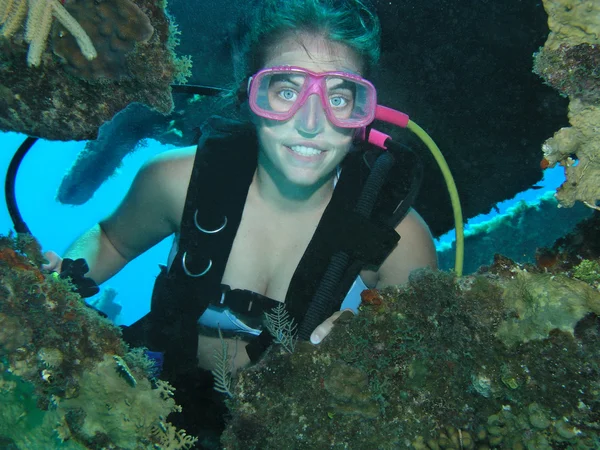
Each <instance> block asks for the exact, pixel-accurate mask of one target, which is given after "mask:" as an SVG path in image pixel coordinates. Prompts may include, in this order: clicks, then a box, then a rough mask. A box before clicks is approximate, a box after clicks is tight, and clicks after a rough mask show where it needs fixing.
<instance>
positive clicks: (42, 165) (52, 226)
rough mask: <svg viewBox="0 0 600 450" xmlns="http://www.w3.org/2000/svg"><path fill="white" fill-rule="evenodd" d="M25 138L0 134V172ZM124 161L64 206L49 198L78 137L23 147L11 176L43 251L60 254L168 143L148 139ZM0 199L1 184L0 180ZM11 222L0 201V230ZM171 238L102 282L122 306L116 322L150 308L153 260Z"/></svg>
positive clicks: (78, 146)
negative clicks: (85, 198)
mask: <svg viewBox="0 0 600 450" xmlns="http://www.w3.org/2000/svg"><path fill="white" fill-rule="evenodd" d="M24 139H25V136H23V135H20V134H16V133H0V142H2V151H1V152H0V171H1V172H0V173H2V174H5V173H6V169H7V168H8V164H9V163H10V159H11V158H12V156H13V154H14V152H15V151H16V149H17V148H18V146H19V145H20V144H21V142H22V141H23V140H24ZM148 144H149V145H148V146H147V147H141V148H140V149H139V150H138V151H136V152H134V153H132V154H130V155H129V156H127V157H126V158H125V160H124V164H123V167H122V168H121V169H119V171H118V173H117V174H116V175H115V176H114V177H112V178H111V179H110V180H108V181H107V182H105V183H104V184H103V185H102V187H101V188H100V189H98V191H97V192H96V194H95V195H94V197H93V198H92V199H91V200H90V201H89V202H87V203H86V204H84V205H81V206H65V205H62V204H60V203H58V202H57V201H56V200H55V196H56V191H57V189H58V186H59V185H60V182H61V179H62V177H63V175H64V174H65V173H66V171H67V169H69V168H70V167H71V165H72V164H73V161H75V158H76V156H77V154H78V153H79V152H80V151H81V150H83V148H84V146H85V143H84V142H51V141H44V140H41V139H40V140H39V141H38V142H37V143H36V144H35V145H34V146H33V147H32V149H31V150H30V151H29V153H28V154H27V156H26V157H25V159H24V160H23V163H22V164H21V167H20V169H19V173H18V176H17V181H16V187H15V190H16V195H17V202H18V206H19V209H20V211H21V215H22V216H23V220H24V221H25V223H27V225H28V226H29V228H30V230H31V232H32V233H33V235H34V236H35V237H36V238H37V239H38V240H39V241H40V243H41V245H42V247H43V249H44V250H54V251H55V252H57V253H58V254H59V255H60V254H62V253H63V252H64V251H65V250H66V249H67V247H68V246H69V245H70V244H71V242H72V241H73V240H74V239H75V238H76V237H78V236H79V235H80V234H81V233H83V232H84V231H86V230H87V229H88V228H90V227H91V226H92V225H94V224H96V223H97V222H98V221H99V220H100V219H102V218H104V217H105V216H106V215H108V214H109V213H111V212H112V211H113V210H114V209H115V207H116V206H117V205H118V204H119V203H120V202H121V200H122V199H123V197H124V196H125V194H126V193H127V189H128V188H129V186H130V185H131V182H132V181H133V178H134V176H135V174H136V173H137V171H138V170H139V168H140V167H141V166H142V164H143V163H144V162H145V161H146V160H148V158H150V157H151V156H153V155H155V154H157V153H160V152H163V151H165V150H166V149H167V148H168V147H165V146H163V145H161V144H159V143H158V142H156V141H149V142H148ZM2 186H3V189H2V198H3V199H4V183H2ZM11 229H12V222H11V220H10V216H9V214H8V211H7V209H6V205H5V203H4V201H2V206H1V207H0V234H7V233H8V232H9V230H11ZM170 244H171V239H170V238H169V239H165V240H164V241H163V242H161V243H160V244H158V245H157V246H155V247H154V248H152V249H151V250H149V251H148V252H146V253H145V254H143V255H141V256H140V257H138V258H137V259H135V260H134V261H132V262H131V263H130V264H129V265H127V266H126V267H125V268H124V269H123V270H122V271H121V272H120V273H119V274H117V275H116V276H115V277H113V278H112V279H111V280H109V281H107V282H106V283H105V284H104V285H103V287H106V286H110V287H112V288H115V289H117V291H118V292H119V294H118V296H117V302H119V303H120V304H121V305H122V306H123V309H122V311H121V314H120V315H119V317H118V318H117V323H119V324H125V325H128V324H130V323H132V322H134V321H136V320H137V319H138V318H139V317H141V316H143V315H144V314H145V313H146V312H147V311H148V310H149V308H150V296H151V292H152V286H153V284H154V278H155V277H156V275H157V274H158V264H164V262H165V261H166V257H167V255H168V252H169V248H170Z"/></svg>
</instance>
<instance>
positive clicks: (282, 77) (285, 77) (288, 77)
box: [273, 73, 304, 87]
mask: <svg viewBox="0 0 600 450" xmlns="http://www.w3.org/2000/svg"><path fill="white" fill-rule="evenodd" d="M273 78H274V80H273V81H275V82H276V83H282V82H285V83H291V84H293V85H295V86H298V87H300V86H302V85H303V84H304V78H303V77H302V76H299V75H296V74H291V73H290V74H287V73H286V74H283V73H282V74H279V75H276V76H275V77H273ZM294 79H298V81H295V80H294Z"/></svg>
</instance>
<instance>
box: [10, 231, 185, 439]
mask: <svg viewBox="0 0 600 450" xmlns="http://www.w3.org/2000/svg"><path fill="white" fill-rule="evenodd" d="M42 261H43V257H42V255H41V253H40V249H39V246H38V245H37V243H36V242H35V241H34V240H33V239H32V238H31V237H24V236H21V235H19V236H18V237H17V239H13V238H12V237H5V236H4V237H2V236H0V404H1V405H2V407H1V408H0V446H2V445H13V446H14V447H15V448H31V449H33V448H40V449H42V448H43V449H48V450H51V449H55V448H56V449H58V448H60V449H103V448H123V449H125V448H128V449H129V448H131V449H148V450H150V449H163V450H176V449H189V448H191V447H192V446H193V445H194V443H195V442H196V438H194V437H193V436H188V435H187V434H186V433H185V430H177V429H175V428H174V427H173V426H172V425H171V424H170V423H169V422H167V421H166V419H167V416H168V415H169V414H170V413H172V412H179V411H181V408H180V407H179V406H177V405H176V404H175V401H174V400H173V398H172V397H173V391H174V388H173V387H172V386H170V385H169V384H168V383H166V382H164V381H161V380H157V379H155V378H153V377H152V374H151V369H152V368H153V366H152V363H151V361H150V360H148V359H147V358H146V356H145V354H144V352H143V350H142V349H133V350H131V349H128V348H127V346H126V345H125V344H124V342H123V341H122V340H121V337H120V336H121V333H120V330H119V328H117V327H116V326H114V325H113V324H112V323H111V322H109V321H108V320H106V319H103V318H102V317H101V316H100V315H98V314H97V313H96V312H95V311H94V310H93V309H91V308H88V307H86V306H85V303H84V301H83V299H82V298H81V297H79V296H78V295H77V294H75V293H74V292H73V291H72V287H71V285H70V284H69V282H68V281H66V280H61V279H60V278H55V277H53V276H51V275H48V274H43V273H42V272H40V271H39V269H38V267H39V265H40V264H41V262H42ZM11 448H12V447H11Z"/></svg>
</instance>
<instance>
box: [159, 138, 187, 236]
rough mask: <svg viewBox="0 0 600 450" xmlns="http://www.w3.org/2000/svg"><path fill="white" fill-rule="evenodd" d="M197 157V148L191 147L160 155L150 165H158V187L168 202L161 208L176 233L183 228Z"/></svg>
mask: <svg viewBox="0 0 600 450" xmlns="http://www.w3.org/2000/svg"><path fill="white" fill-rule="evenodd" d="M195 156H196V146H191V147H184V148H178V149H174V150H169V151H166V152H163V153H160V154H159V155H157V156H156V157H154V158H153V159H152V160H151V161H149V164H153V165H156V168H155V171H156V175H155V176H156V177H157V180H156V181H157V185H158V186H160V187H161V188H162V190H163V196H161V197H162V198H164V199H165V200H166V204H163V205H161V206H162V207H164V211H165V213H166V214H167V215H168V220H169V222H170V223H171V224H172V226H173V231H174V232H178V231H179V228H180V226H181V217H182V215H183V208H184V206H185V198H186V195H187V191H188V186H189V184H190V177H191V175H192V169H193V168H194V159H195Z"/></svg>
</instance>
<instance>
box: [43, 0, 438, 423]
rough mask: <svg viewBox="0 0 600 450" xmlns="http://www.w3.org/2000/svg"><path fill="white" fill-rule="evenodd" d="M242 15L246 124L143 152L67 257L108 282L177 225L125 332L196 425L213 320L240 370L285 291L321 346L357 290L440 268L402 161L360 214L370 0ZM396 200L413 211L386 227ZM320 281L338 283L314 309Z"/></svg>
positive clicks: (320, 1) (282, 3) (307, 334)
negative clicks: (155, 363) (144, 309)
mask: <svg viewBox="0 0 600 450" xmlns="http://www.w3.org/2000/svg"><path fill="white" fill-rule="evenodd" d="M246 12H247V14H245V17H244V23H243V25H242V27H241V28H240V29H243V30H245V31H244V32H240V33H238V35H237V36H238V37H239V39H238V42H237V45H236V46H235V51H236V54H235V55H234V56H235V57H234V66H235V69H236V70H235V72H236V75H240V77H239V78H240V80H238V81H239V85H240V86H241V89H240V92H243V94H244V95H243V96H244V99H243V101H244V105H247V106H248V107H249V110H248V111H247V113H248V114H249V121H247V122H246V123H241V122H234V121H230V120H224V119H220V120H219V119H210V120H209V121H208V122H207V123H206V124H205V125H204V126H203V129H202V131H203V134H202V137H201V140H200V142H199V144H198V146H197V147H189V148H183V149H179V150H174V151H167V152H164V153H162V154H160V155H159V156H157V157H155V158H153V159H152V160H151V161H149V162H148V163H146V164H145V165H144V166H143V167H142V169H141V170H140V172H139V173H138V174H137V176H136V178H135V180H134V182H133V184H132V186H131V188H130V189H129V192H128V193H127V195H126V197H125V198H124V200H123V201H122V203H121V204H120V205H119V206H118V208H117V209H116V210H115V211H114V212H113V213H112V214H111V215H110V216H108V217H107V218H105V219H104V220H102V221H101V222H100V223H98V224H97V225H95V226H94V227H92V228H91V229H90V230H88V231H87V232H86V233H84V234H83V235H82V236H81V237H79V238H78V239H77V240H76V241H75V242H74V243H73V244H72V245H71V246H70V248H69V249H68V250H67V251H66V254H65V255H64V257H65V258H69V259H73V260H74V259H78V258H84V259H85V260H86V261H87V263H88V265H89V272H88V273H87V275H86V276H87V277H89V278H91V279H92V280H94V281H95V282H96V283H98V284H101V283H103V282H104V281H105V280H107V279H109V278H110V277H111V276H113V275H114V274H115V273H117V272H118V271H119V270H121V269H122V268H123V267H124V266H125V265H126V264H127V263H128V262H129V261H131V260H133V259H134V258H136V257H137V256H138V255H140V254H141V253H143V252H145V251H146V250H148V249H149V248H150V247H152V246H154V245H155V244H157V243H158V242H160V241H161V240H162V239H164V238H166V237H168V236H170V235H174V242H173V247H172V251H171V253H170V255H169V259H168V265H167V267H162V268H161V274H160V275H159V276H158V278H157V281H156V285H155V289H154V293H153V298H152V308H151V312H150V313H149V314H148V315H147V316H145V317H144V318H142V319H140V321H139V322H136V323H135V324H133V325H132V326H130V327H126V328H125V329H124V331H123V336H124V338H125V340H126V341H128V342H129V343H130V344H131V345H135V346H139V345H142V346H145V347H147V348H148V349H150V350H152V351H159V352H163V354H164V365H163V372H162V374H161V378H163V379H167V380H169V381H171V382H172V383H173V384H174V386H175V387H176V388H177V393H176V394H179V395H177V396H176V400H177V402H178V403H180V404H183V410H184V413H183V414H184V415H186V416H187V419H186V421H185V422H186V423H185V424H184V428H186V429H187V430H188V431H189V432H190V433H191V434H194V432H198V428H199V427H200V426H201V425H200V423H199V422H198V421H199V420H204V419H201V418H200V415H201V414H202V412H199V411H200V410H202V409H204V410H205V412H204V414H206V410H207V409H210V408H214V407H212V406H211V407H207V402H209V401H212V400H209V399H208V397H210V396H207V394H206V390H205V391H204V394H200V392H201V390H200V389H198V387H199V385H201V384H202V382H200V381H198V380H199V377H200V378H201V376H200V375H198V374H199V373H206V372H202V371H199V369H205V370H210V369H212V368H213V362H214V358H213V354H214V352H215V349H220V348H221V345H222V342H221V338H220V337H219V332H220V333H221V334H222V335H223V339H224V340H225V342H227V343H228V345H229V349H230V353H231V354H233V355H235V356H234V360H233V364H234V367H235V368H236V369H237V368H240V367H243V366H245V365H247V364H248V363H249V362H250V361H251V360H255V359H257V358H258V357H259V356H260V354H261V352H262V350H263V349H264V348H265V347H266V346H268V345H269V343H270V336H269V335H268V332H263V318H264V312H269V311H270V309H272V308H273V307H274V306H275V305H277V304H278V303H279V302H284V303H285V305H286V308H287V309H288V311H289V312H290V314H291V316H292V317H294V319H295V321H296V323H297V324H298V325H299V337H300V338H301V339H307V340H310V341H311V342H312V343H313V344H318V343H319V342H321V340H322V339H323V338H325V336H326V335H327V334H328V333H329V331H330V330H331V328H332V326H333V322H334V320H335V319H336V318H337V317H338V316H339V315H340V312H341V310H346V309H351V310H353V311H354V312H356V311H357V308H358V306H359V304H360V301H361V300H360V293H361V291H362V290H364V289H367V288H382V287H385V286H389V285H396V284H400V283H403V282H405V281H407V279H408V276H409V274H410V272H411V271H412V270H414V269H417V268H422V267H431V268H435V267H436V264H437V262H436V255H435V248H434V244H433V241H432V238H431V235H430V233H429V230H428V228H427V226H426V224H425V223H424V222H423V220H422V219H421V218H420V217H419V215H418V214H417V213H416V212H415V211H414V210H412V209H410V205H408V204H406V203H407V202H405V201H404V200H405V198H406V185H407V181H406V180H407V178H409V177H410V169H411V168H410V167H406V164H402V163H401V162H400V161H397V162H396V164H395V167H394V169H393V170H392V171H390V176H389V177H388V179H385V180H382V183H383V184H382V188H381V190H380V194H379V195H378V197H377V198H376V199H375V200H374V201H373V202H372V212H371V213H370V214H367V215H366V216H365V215H364V214H363V215H361V214H358V213H357V207H356V204H357V202H358V201H359V199H360V196H361V192H362V190H363V187H364V185H365V183H366V179H367V177H368V175H369V172H370V169H371V167H372V162H373V157H374V156H373V154H372V153H373V151H371V152H368V151H366V150H365V149H364V146H363V144H359V143H358V138H359V135H360V133H361V132H363V131H364V128H365V127H366V126H367V125H369V123H370V122H371V121H373V117H374V109H375V106H376V103H377V101H376V91H375V88H374V86H373V85H372V84H371V83H370V82H369V81H367V79H366V77H367V76H368V74H369V73H370V70H371V69H372V67H373V65H374V64H375V63H376V62H377V60H378V57H379V38H380V26H379V21H378V19H377V17H376V15H375V14H374V12H373V11H372V9H371V8H370V7H368V6H367V5H366V4H365V2H364V1H361V0H261V1H257V2H256V5H254V6H248V8H247V9H246ZM375 153H376V152H375ZM379 153H381V152H379ZM375 156H377V155H376V154H375ZM399 208H404V211H405V214H403V217H401V218H400V219H399V220H398V221H397V223H394V224H393V226H388V225H385V219H386V218H387V217H389V216H392V214H393V213H394V212H397V210H398V209H399ZM400 237H401V239H400ZM339 254H343V255H345V256H344V258H342V260H343V261H342V264H341V265H339V264H338V266H339V267H338V266H336V264H337V263H336V261H338V259H339V258H338V259H336V258H337V256H336V255H339ZM47 258H48V260H49V264H47V265H46V267H45V268H46V269H47V270H54V271H60V270H61V264H62V262H63V261H62V259H61V258H60V257H58V255H56V254H54V253H51V252H49V253H48V254H47ZM338 262H339V261H338ZM332 265H333V269H332ZM340 267H341V268H340ZM336 270H337V272H338V274H337V276H335V277H333V278H331V277H330V278H329V279H328V280H329V281H327V280H325V282H323V278H324V276H325V275H326V273H327V272H336ZM331 280H334V281H331ZM322 283H325V284H327V283H330V285H331V286H330V287H329V290H328V291H327V292H329V293H330V294H328V295H327V296H325V300H323V299H321V300H320V301H321V303H324V304H323V305H321V306H320V307H315V308H312V306H313V305H312V303H314V302H315V301H316V300H315V296H316V295H317V293H318V291H319V289H320V284H322ZM315 311H316V312H315ZM308 315H311V318H310V320H308V321H307V319H306V316H308ZM311 320H312V322H311ZM315 320H317V321H316V322H315ZM210 413H211V414H213V415H215V413H214V410H211V411H210ZM193 422H196V423H195V425H194V424H193Z"/></svg>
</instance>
